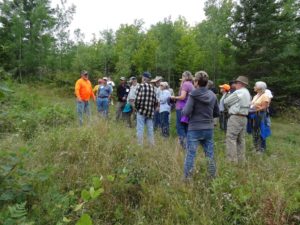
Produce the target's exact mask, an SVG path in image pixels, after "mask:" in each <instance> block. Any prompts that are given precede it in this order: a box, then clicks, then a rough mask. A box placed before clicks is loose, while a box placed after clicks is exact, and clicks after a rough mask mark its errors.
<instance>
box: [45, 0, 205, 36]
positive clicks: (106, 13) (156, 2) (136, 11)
mask: <svg viewBox="0 0 300 225" xmlns="http://www.w3.org/2000/svg"><path fill="white" fill-rule="evenodd" d="M204 2H205V1H204V0H67V5H71V4H74V5H75V6H76V13H75V15H74V19H73V22H72V24H71V26H70V30H71V33H73V31H74V30H75V29H77V28H80V30H81V31H82V32H83V33H84V34H85V41H89V40H91V38H92V34H93V33H94V34H96V36H97V37H98V36H99V32H100V31H103V30H105V29H113V30H114V31H116V30H117V29H118V28H119V27H120V25H121V24H133V22H134V20H135V19H142V20H143V21H144V22H145V24H144V27H145V28H146V29H147V28H149V27H150V26H151V25H154V24H156V23H157V22H159V21H163V19H164V18H167V17H171V19H172V20H173V21H174V20H176V19H177V18H178V16H183V17H185V19H186V20H187V22H188V23H189V24H190V25H192V26H193V25H195V24H196V23H199V22H201V21H202V20H203V19H204V18H205V15H204V11H203V7H204ZM51 4H52V7H55V6H56V5H57V4H60V0H52V3H51Z"/></svg>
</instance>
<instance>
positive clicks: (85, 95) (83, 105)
mask: <svg viewBox="0 0 300 225" xmlns="http://www.w3.org/2000/svg"><path fill="white" fill-rule="evenodd" d="M75 95H76V98H77V113H78V116H79V124H80V125H82V123H83V113H84V112H85V113H86V114H87V116H88V118H90V116H91V110H90V104H89V100H90V98H91V97H92V98H93V99H94V101H95V99H96V98H95V95H94V93H93V89H92V84H91V82H90V81H89V78H88V72H87V71H85V70H84V71H82V72H81V78H80V79H78V80H77V81H76V84H75Z"/></svg>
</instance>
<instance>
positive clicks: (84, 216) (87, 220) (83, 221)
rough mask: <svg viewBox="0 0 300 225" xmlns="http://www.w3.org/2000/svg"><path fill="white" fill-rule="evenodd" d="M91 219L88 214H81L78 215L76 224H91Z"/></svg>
mask: <svg viewBox="0 0 300 225" xmlns="http://www.w3.org/2000/svg"><path fill="white" fill-rule="evenodd" d="M92 224H93V222H92V219H91V217H90V215H88V214H86V213H85V214H82V216H81V217H80V219H79V220H78V222H77V223H76V225H92Z"/></svg>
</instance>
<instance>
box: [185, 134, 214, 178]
mask: <svg viewBox="0 0 300 225" xmlns="http://www.w3.org/2000/svg"><path fill="white" fill-rule="evenodd" d="M199 144H201V145H202V147H203V149H204V153H205V157H206V158H207V159H208V173H209V175H210V176H211V177H215V175H216V164H215V160H214V142H213V129H207V130H190V131H188V134H187V152H186V157H185V162H184V177H186V178H187V177H189V176H191V173H192V171H193V168H194V161H195V157H196V152H197V148H198V146H199Z"/></svg>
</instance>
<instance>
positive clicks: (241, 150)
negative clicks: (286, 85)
mask: <svg viewBox="0 0 300 225" xmlns="http://www.w3.org/2000/svg"><path fill="white" fill-rule="evenodd" d="M180 80H181V84H180V88H179V92H178V95H174V92H173V90H172V89H171V88H170V87H169V84H168V83H167V82H165V81H163V78H162V77H159V76H156V77H155V78H154V79H152V76H151V73H149V72H144V73H143V74H142V82H141V83H140V84H139V83H138V82H137V78H136V77H131V78H130V79H129V82H127V80H126V78H125V77H121V78H120V83H119V85H118V87H117V93H116V95H117V105H116V120H117V121H118V120H120V119H124V120H125V121H126V122H127V124H128V126H129V127H132V121H133V120H134V121H136V135H137V142H138V144H139V145H143V140H144V127H145V126H146V128H147V129H146V130H147V139H148V142H149V144H150V145H154V130H155V129H156V128H159V129H160V130H161V135H162V136H163V137H165V138H167V137H169V129H170V115H171V110H172V108H173V107H174V108H175V109H176V130H177V135H178V140H179V143H180V145H181V147H182V148H183V149H184V150H185V153H186V157H185V163H184V179H190V178H191V176H192V173H193V168H194V161H195V156H196V152H197V148H198V146H199V144H201V146H202V147H203V149H204V153H205V156H206V158H207V162H208V173H209V176H210V177H215V176H216V163H215V159H214V141H213V140H214V132H213V130H214V127H215V126H216V123H215V120H216V118H219V121H220V128H221V129H222V130H224V131H225V132H226V156H227V159H228V161H231V162H236V163H243V162H244V161H245V133H246V131H248V132H250V133H252V135H253V142H254V147H255V149H256V151H257V152H258V153H262V152H264V151H265V150H266V138H267V137H268V136H269V135H270V132H271V131H270V117H269V113H268V108H269V106H270V102H271V99H272V97H273V96H272V93H271V92H270V91H269V90H268V89H267V85H266V83H265V82H262V81H259V82H256V83H255V86H254V91H255V92H256V93H257V94H256V95H255V96H254V97H253V99H252V98H251V95H250V93H249V91H248V89H247V87H248V85H249V83H248V78H247V77H245V76H239V77H238V78H237V79H236V80H234V81H231V82H230V83H229V84H223V85H220V86H219V87H220V93H221V94H222V97H221V99H220V101H218V98H217V95H216V93H215V90H214V88H213V82H212V81H210V80H209V76H208V74H207V73H206V72H205V71H198V72H196V73H195V75H194V76H193V75H192V73H191V72H189V71H185V72H183V74H182V77H181V79H180ZM109 82H110V83H109ZM98 83H99V84H98V85H97V86H95V87H94V88H93V89H92V85H91V82H90V81H89V79H88V73H87V71H83V72H82V73H81V78H80V79H79V80H78V81H77V82H76V84H75V95H76V97H77V112H78V115H79V123H80V124H81V125H82V123H83V121H82V118H83V113H84V112H86V113H87V114H88V115H90V109H89V99H90V98H93V99H94V100H95V101H96V102H97V109H98V112H99V113H100V115H101V116H103V117H105V118H107V117H108V112H109V105H110V102H111V101H112V93H113V88H114V83H113V82H112V81H111V80H110V79H109V78H107V77H103V78H102V79H99V80H98Z"/></svg>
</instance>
